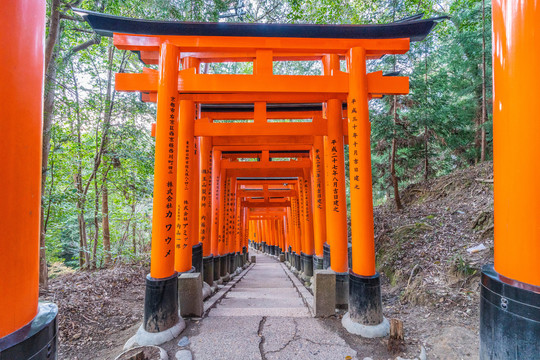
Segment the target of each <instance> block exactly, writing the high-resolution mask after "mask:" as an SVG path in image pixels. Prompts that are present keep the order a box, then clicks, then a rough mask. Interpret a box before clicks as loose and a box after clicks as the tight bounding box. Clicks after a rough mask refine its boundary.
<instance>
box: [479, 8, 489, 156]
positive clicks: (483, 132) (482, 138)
mask: <svg viewBox="0 0 540 360" xmlns="http://www.w3.org/2000/svg"><path fill="white" fill-rule="evenodd" d="M485 16H486V4H485V0H482V119H481V120H480V126H481V135H480V161H481V162H483V161H485V160H486V128H485V126H484V125H485V123H486V115H487V114H486V33H485V27H486V21H485Z"/></svg>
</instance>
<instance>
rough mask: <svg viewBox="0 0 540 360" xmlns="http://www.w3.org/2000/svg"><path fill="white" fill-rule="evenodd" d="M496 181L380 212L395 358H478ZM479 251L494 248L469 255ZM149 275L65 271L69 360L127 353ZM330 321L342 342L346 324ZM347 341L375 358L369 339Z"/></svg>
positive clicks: (56, 286)
mask: <svg viewBox="0 0 540 360" xmlns="http://www.w3.org/2000/svg"><path fill="white" fill-rule="evenodd" d="M491 179H492V164H491V163H484V164H482V165H478V166H475V167H471V168H468V169H465V170H458V171H455V172H454V173H452V174H450V175H448V176H444V177H441V178H437V179H432V180H429V181H427V182H422V183H418V184H414V185H411V186H409V187H407V188H406V189H404V190H403V192H402V201H403V204H404V207H405V208H404V210H401V211H399V212H398V211H396V210H395V206H394V203H393V201H389V202H387V203H386V204H383V205H381V206H379V207H377V208H376V209H375V235H376V245H377V269H378V270H379V271H380V272H381V274H382V278H383V306H384V312H385V316H386V317H388V318H397V319H401V320H403V323H404V331H405V346H404V347H403V348H402V349H401V351H400V352H399V353H396V354H395V355H396V356H398V355H400V356H402V357H405V358H407V357H408V358H414V357H418V356H419V354H420V346H424V347H425V349H426V351H427V357H428V358H430V359H436V358H441V359H457V358H461V359H469V358H470V359H475V358H477V357H478V321H479V320H478V306H479V280H480V276H479V273H480V268H481V266H482V265H484V264H486V263H489V262H492V258H493V184H492V182H491ZM353 221H354V219H353ZM480 244H483V245H484V246H485V247H486V249H485V250H480V251H477V252H472V253H471V252H469V251H467V249H470V248H472V247H474V246H477V245H480ZM148 269H149V268H148V264H141V263H137V264H129V265H125V264H118V265H116V266H114V267H113V268H110V269H105V270H98V271H78V272H73V271H67V270H65V271H59V274H57V276H56V277H55V278H54V279H52V280H51V281H50V286H49V290H48V291H46V292H42V294H41V295H42V298H43V299H47V300H51V301H54V302H55V303H57V304H58V306H59V308H60V316H59V321H60V324H59V328H60V338H59V342H60V350H59V358H60V359H107V358H110V359H113V358H114V357H115V356H116V355H118V354H119V353H120V352H121V348H122V346H123V344H124V342H125V341H126V340H127V339H128V338H129V337H130V336H131V335H133V334H134V333H135V332H136V329H137V327H138V325H139V323H140V321H141V317H142V311H143V299H144V277H145V274H146V273H147V272H148ZM327 321H328V325H329V326H330V327H333V328H334V329H335V331H336V332H338V331H339V332H340V333H343V329H342V328H341V325H340V319H337V318H336V319H329V320H327ZM342 336H346V335H344V334H342ZM347 342H348V343H349V345H350V346H351V347H353V348H355V350H357V351H358V353H359V354H362V355H363V356H370V355H369V354H365V355H364V351H362V349H363V348H362V339H361V338H358V337H354V336H348V337H347ZM380 346H382V347H386V340H381V344H380ZM360 358H362V357H360ZM374 358H376V357H374Z"/></svg>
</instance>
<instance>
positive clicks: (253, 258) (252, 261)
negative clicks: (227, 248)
mask: <svg viewBox="0 0 540 360" xmlns="http://www.w3.org/2000/svg"><path fill="white" fill-rule="evenodd" d="M256 262H257V257H256V256H255V255H252V256H251V263H252V264H255V263H256Z"/></svg>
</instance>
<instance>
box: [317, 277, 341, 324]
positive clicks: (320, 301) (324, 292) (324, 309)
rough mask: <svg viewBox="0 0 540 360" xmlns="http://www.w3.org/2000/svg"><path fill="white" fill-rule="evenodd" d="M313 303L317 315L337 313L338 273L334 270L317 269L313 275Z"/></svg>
mask: <svg viewBox="0 0 540 360" xmlns="http://www.w3.org/2000/svg"><path fill="white" fill-rule="evenodd" d="M313 278H314V283H313V305H314V311H315V316H316V317H327V316H332V315H334V314H335V309H336V273H335V272H333V271H332V270H315V274H314V276H313Z"/></svg>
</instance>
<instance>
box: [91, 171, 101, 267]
mask: <svg viewBox="0 0 540 360" xmlns="http://www.w3.org/2000/svg"><path fill="white" fill-rule="evenodd" d="M94 192H95V194H94V228H95V233H94V248H93V249H92V269H95V268H96V266H97V246H98V241H99V217H98V215H99V191H98V185H97V176H96V177H95V178H94Z"/></svg>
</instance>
